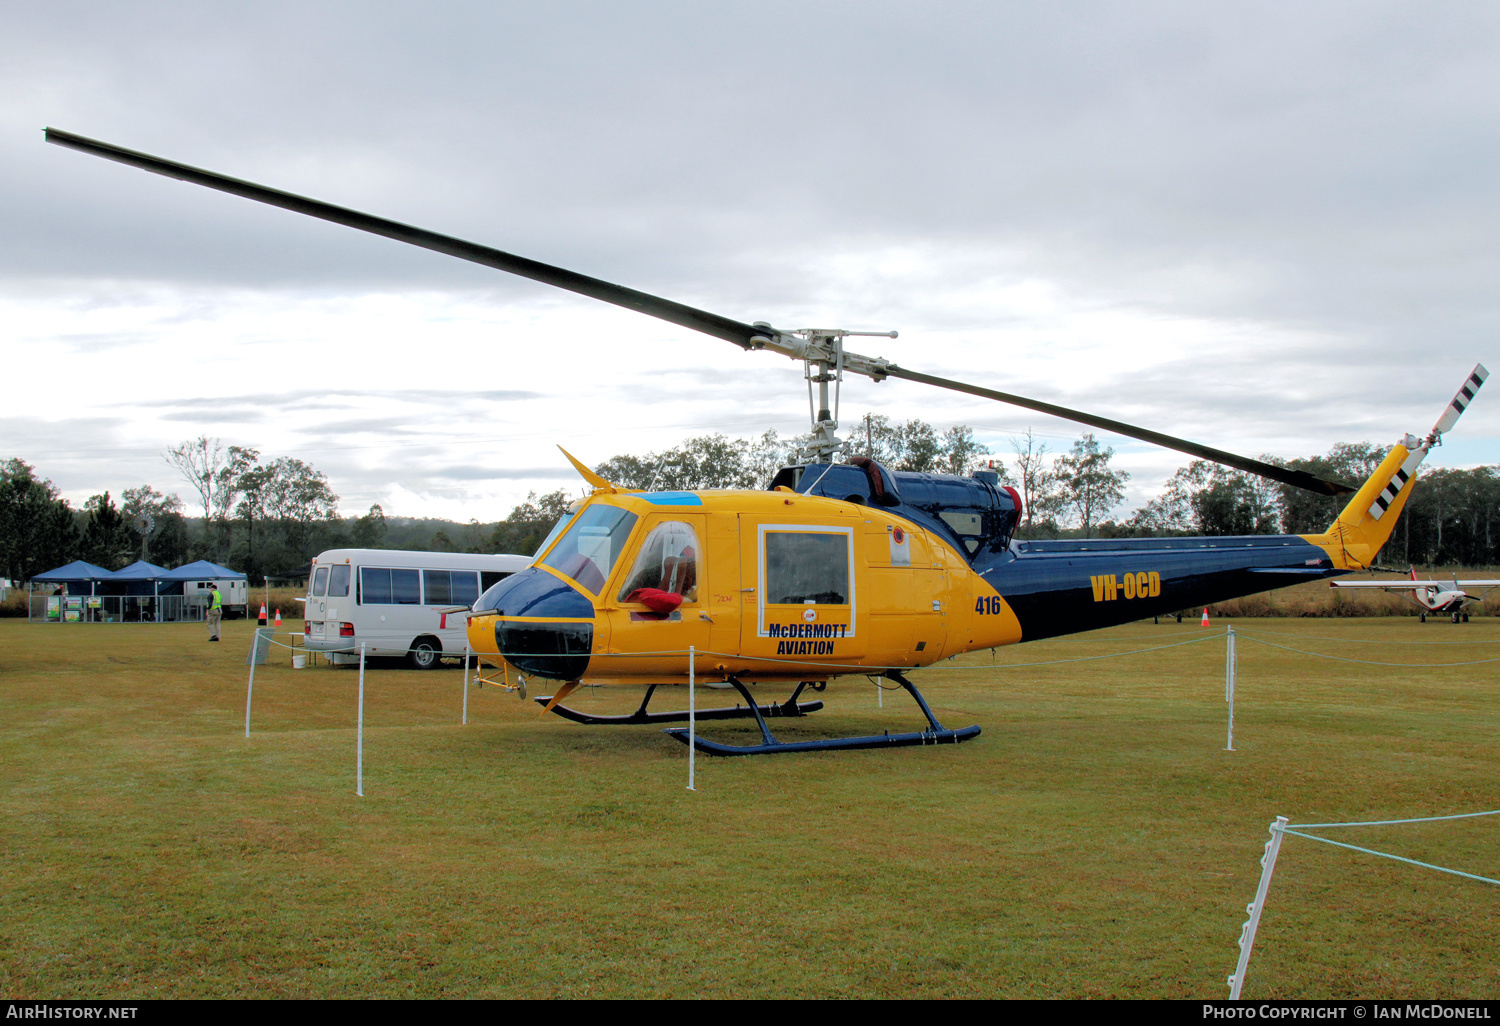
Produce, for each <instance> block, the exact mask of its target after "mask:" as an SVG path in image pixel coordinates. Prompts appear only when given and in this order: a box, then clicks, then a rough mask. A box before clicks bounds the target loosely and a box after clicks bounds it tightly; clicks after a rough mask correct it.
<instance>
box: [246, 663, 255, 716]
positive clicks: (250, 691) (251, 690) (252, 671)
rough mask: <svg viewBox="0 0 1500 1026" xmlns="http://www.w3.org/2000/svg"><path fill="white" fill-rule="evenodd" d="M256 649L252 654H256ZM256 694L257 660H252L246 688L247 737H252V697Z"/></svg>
mask: <svg viewBox="0 0 1500 1026" xmlns="http://www.w3.org/2000/svg"><path fill="white" fill-rule="evenodd" d="M254 651H255V650H254V649H253V648H252V649H251V653H252V654H254ZM253 694H255V660H254V659H251V660H250V684H249V685H248V686H247V687H246V688H245V736H246V737H249V736H250V696H251V695H253Z"/></svg>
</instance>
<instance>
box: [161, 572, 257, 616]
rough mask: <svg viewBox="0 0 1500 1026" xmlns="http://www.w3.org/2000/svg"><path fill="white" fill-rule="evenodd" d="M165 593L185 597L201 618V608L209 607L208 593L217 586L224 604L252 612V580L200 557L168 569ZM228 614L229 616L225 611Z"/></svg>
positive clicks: (164, 576)
mask: <svg viewBox="0 0 1500 1026" xmlns="http://www.w3.org/2000/svg"><path fill="white" fill-rule="evenodd" d="M161 581H162V594H163V595H165V594H168V589H169V587H170V589H171V593H172V594H177V595H181V596H182V600H183V602H184V603H185V604H186V605H188V606H191V607H192V608H194V609H195V610H197V615H196V616H195V617H194V618H195V619H201V617H202V615H203V613H202V610H203V609H204V608H207V606H208V596H209V594H210V593H211V592H212V591H213V589H214V588H218V589H219V593H220V594H221V595H222V596H223V599H224V605H225V606H243V607H244V615H246V616H248V615H249V614H250V607H249V603H250V579H249V578H248V577H246V576H245V575H244V574H242V573H240V572H239V571H238V570H231V569H229V568H228V567H227V566H220V565H219V564H217V563H210V562H209V561H208V560H206V559H199V560H196V561H194V562H192V563H188V564H186V565H184V566H180V567H178V568H177V569H176V570H168V571H166V572H165V573H163V574H162V576H161ZM226 615H229V614H227V613H226Z"/></svg>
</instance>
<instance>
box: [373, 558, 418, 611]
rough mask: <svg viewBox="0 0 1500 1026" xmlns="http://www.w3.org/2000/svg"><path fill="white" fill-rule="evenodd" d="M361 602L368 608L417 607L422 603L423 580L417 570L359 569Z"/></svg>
mask: <svg viewBox="0 0 1500 1026" xmlns="http://www.w3.org/2000/svg"><path fill="white" fill-rule="evenodd" d="M359 590H360V602H361V604H363V605H367V606H391V605H395V606H416V605H421V603H422V579H421V576H420V571H417V570H387V569H385V568H384V567H372V566H362V567H360V568H359Z"/></svg>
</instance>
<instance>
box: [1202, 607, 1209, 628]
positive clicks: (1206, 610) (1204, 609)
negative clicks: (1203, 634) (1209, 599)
mask: <svg viewBox="0 0 1500 1026" xmlns="http://www.w3.org/2000/svg"><path fill="white" fill-rule="evenodd" d="M1203 626H1205V627H1207V626H1208V607H1207V606H1204V607H1203Z"/></svg>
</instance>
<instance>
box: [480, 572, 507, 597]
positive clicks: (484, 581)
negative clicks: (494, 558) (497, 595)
mask: <svg viewBox="0 0 1500 1026" xmlns="http://www.w3.org/2000/svg"><path fill="white" fill-rule="evenodd" d="M509 576H510V571H508V570H481V571H479V590H480V593H481V594H483V593H484V592H486V591H489V590H490V589H491V588H493V587H494V586H495V585H497V584H499V583H500V582H501V581H503V580H505V579H506V578H507V577H509Z"/></svg>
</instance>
